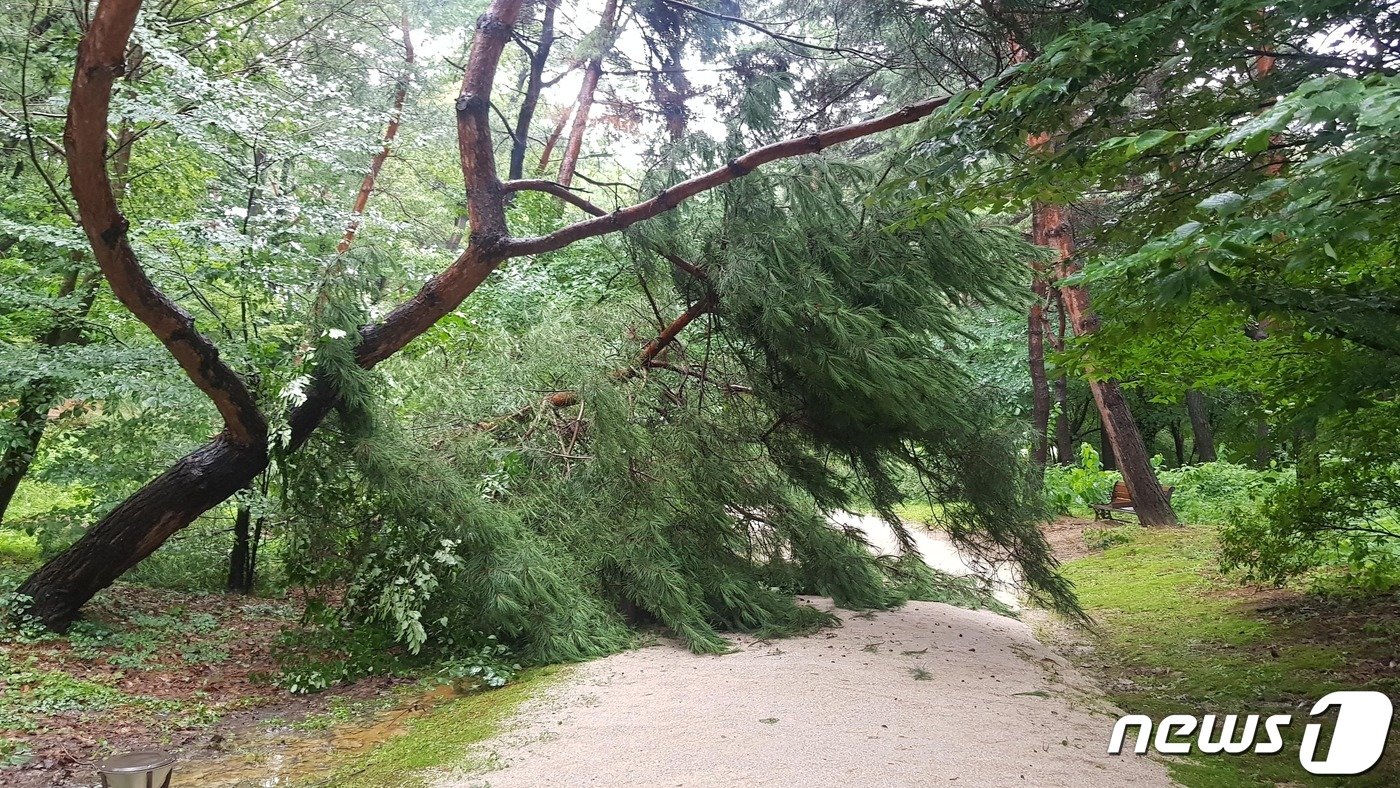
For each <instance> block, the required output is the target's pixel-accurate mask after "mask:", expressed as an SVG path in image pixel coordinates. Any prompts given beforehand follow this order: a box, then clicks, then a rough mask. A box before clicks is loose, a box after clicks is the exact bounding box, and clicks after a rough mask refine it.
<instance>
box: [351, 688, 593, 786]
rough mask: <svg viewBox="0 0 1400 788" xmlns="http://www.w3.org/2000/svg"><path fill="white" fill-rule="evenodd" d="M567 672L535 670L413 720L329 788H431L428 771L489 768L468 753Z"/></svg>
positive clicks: (444, 705) (359, 758) (366, 755)
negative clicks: (337, 787) (421, 787)
mask: <svg viewBox="0 0 1400 788" xmlns="http://www.w3.org/2000/svg"><path fill="white" fill-rule="evenodd" d="M566 670H567V668H566V667H562V666H549V667H543V668H534V669H531V670H527V671H525V672H524V673H522V674H520V677H519V678H517V679H516V680H515V681H513V682H511V683H510V684H507V685H506V686H504V687H502V688H501V689H498V690H491V691H489V692H476V693H472V694H470V695H467V696H465V697H461V698H455V699H453V700H451V701H448V702H446V703H444V704H442V705H441V706H439V707H437V708H435V709H433V710H432V711H430V712H428V713H427V714H425V715H423V716H421V717H418V718H417V719H414V720H413V721H412V722H410V723H409V725H408V730H406V731H405V732H404V733H403V734H402V735H399V736H396V737H394V738H392V739H389V740H388V741H386V742H384V743H383V744H380V745H379V746H377V747H375V748H374V749H373V750H372V751H370V752H368V753H366V754H364V755H362V756H359V757H357V758H356V759H355V760H354V761H352V762H350V763H347V764H345V765H344V766H342V767H341V768H339V769H337V770H336V772H335V775H334V777H332V778H331V780H330V781H329V784H331V785H341V786H347V787H348V788H381V787H382V788H402V787H404V786H412V785H424V784H426V780H425V778H426V775H425V774H424V770H426V769H432V768H435V767H453V766H457V767H464V768H469V769H475V768H480V767H483V766H486V765H488V764H486V763H481V762H478V763H473V762H472V761H470V760H469V759H468V757H467V756H468V750H469V748H470V747H471V746H472V745H473V744H476V743H478V742H481V741H485V740H486V739H489V738H491V737H492V736H494V735H496V733H498V732H499V731H500V728H501V724H502V723H503V722H505V720H507V719H508V718H509V717H510V716H511V715H512V714H513V713H514V712H515V710H516V709H517V708H519V706H520V704H521V703H523V702H524V701H525V700H526V699H528V698H529V697H530V696H531V695H533V694H534V693H535V692H537V691H539V690H540V689H541V688H543V687H545V686H548V684H549V683H550V682H551V681H553V680H554V679H555V678H556V677H558V676H559V675H560V674H561V673H563V672H564V671H566Z"/></svg>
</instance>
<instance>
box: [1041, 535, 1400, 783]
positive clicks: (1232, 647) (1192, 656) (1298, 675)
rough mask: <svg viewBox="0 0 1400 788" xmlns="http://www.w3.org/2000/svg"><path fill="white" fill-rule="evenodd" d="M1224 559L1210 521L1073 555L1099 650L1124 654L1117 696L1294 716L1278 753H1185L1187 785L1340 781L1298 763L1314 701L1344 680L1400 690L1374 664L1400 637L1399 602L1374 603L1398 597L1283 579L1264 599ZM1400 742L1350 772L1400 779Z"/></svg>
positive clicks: (1131, 705) (1127, 705) (1130, 703)
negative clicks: (1368, 766) (1228, 574)
mask: <svg viewBox="0 0 1400 788" xmlns="http://www.w3.org/2000/svg"><path fill="white" fill-rule="evenodd" d="M1217 565H1218V562H1217V547H1216V532H1215V530H1214V529H1213V528H1205V527H1194V528H1172V529H1152V528H1144V529H1141V531H1139V532H1138V533H1137V534H1136V536H1135V538H1134V539H1133V541H1132V542H1130V543H1128V544H1123V545H1118V546H1114V547H1110V548H1109V549H1108V550H1106V551H1105V552H1103V553H1102V554H1100V555H1095V556H1088V557H1085V558H1080V559H1077V560H1074V561H1071V562H1069V563H1068V564H1066V566H1065V574H1066V575H1067V576H1068V577H1069V578H1070V579H1071V580H1073V581H1074V582H1075V584H1076V587H1077V590H1078V593H1079V599H1080V602H1081V603H1082V604H1083V605H1084V609H1085V610H1086V611H1088V612H1089V613H1090V615H1091V616H1093V617H1094V619H1095V620H1096V621H1098V622H1099V625H1100V630H1099V632H1098V634H1097V638H1098V651H1099V655H1100V656H1101V657H1103V658H1104V659H1103V661H1104V662H1105V663H1108V664H1110V665H1112V666H1113V667H1111V668H1108V669H1107V674H1108V675H1107V676H1106V679H1107V681H1106V684H1107V685H1108V689H1109V694H1110V697H1111V698H1112V699H1113V700H1114V701H1115V702H1116V703H1117V704H1118V705H1120V706H1122V707H1123V708H1124V709H1125V710H1127V711H1129V712H1131V713H1140V714H1147V715H1149V716H1151V717H1152V718H1153V719H1154V720H1160V719H1161V718H1162V717H1163V716H1165V715H1167V714H1172V713H1189V714H1202V713H1211V712H1214V713H1220V714H1224V713H1235V714H1270V713H1286V714H1292V715H1293V716H1294V722H1293V724H1292V725H1291V726H1289V727H1287V728H1285V729H1284V733H1285V737H1286V739H1287V741H1288V743H1287V746H1286V747H1285V749H1284V752H1282V753H1280V754H1278V755H1272V756H1255V755H1252V754H1250V755H1211V756H1199V755H1193V756H1191V757H1189V758H1184V759H1176V760H1174V761H1173V762H1172V767H1171V768H1172V774H1173V777H1174V778H1175V779H1177V780H1179V781H1180V782H1182V783H1183V784H1185V785H1187V786H1235V785H1274V784H1277V783H1280V782H1292V783H1297V784H1301V785H1331V784H1336V778H1333V779H1331V780H1328V779H1326V778H1320V777H1314V776H1312V775H1309V774H1308V773H1307V772H1306V771H1304V770H1303V768H1302V766H1300V765H1299V763H1298V754H1297V753H1298V744H1299V741H1300V740H1301V737H1302V731H1303V724H1304V722H1305V720H1306V714H1307V708H1308V707H1310V706H1311V704H1312V702H1313V701H1315V700H1317V699H1318V698H1320V697H1321V696H1323V695H1325V694H1327V693H1328V692H1331V691H1333V690H1341V689H1377V690H1381V691H1386V692H1390V693H1391V694H1392V696H1393V695H1394V690H1395V689H1396V687H1395V686H1394V679H1393V678H1389V677H1387V676H1386V675H1384V674H1383V673H1381V672H1379V671H1375V670H1373V668H1374V666H1377V665H1384V664H1387V663H1386V660H1388V659H1390V658H1391V656H1393V654H1395V653H1397V649H1400V626H1386V625H1384V624H1383V622H1384V620H1386V619H1388V618H1389V617H1390V616H1391V615H1392V614H1393V612H1394V611H1393V610H1392V609H1384V610H1379V611H1377V610H1373V609H1371V608H1370V606H1371V605H1378V606H1379V607H1382V608H1384V607H1385V606H1386V605H1389V606H1391V608H1393V607H1394V605H1395V602H1394V600H1386V601H1384V602H1381V603H1377V602H1376V601H1375V600H1371V601H1369V602H1363V601H1360V600H1355V599H1352V600H1344V599H1336V598H1331V599H1328V598H1318V597H1306V596H1302V595H1299V594H1296V593H1293V592H1288V591H1280V592H1278V594H1276V595H1273V596H1269V595H1262V598H1263V602H1262V603H1261V595H1260V594H1257V593H1251V592H1242V591H1241V589H1239V587H1238V586H1236V585H1234V584H1232V583H1230V582H1229V581H1228V580H1227V579H1226V578H1223V577H1221V575H1220V574H1219V572H1218V570H1217V568H1216V567H1217ZM1378 621H1381V622H1382V623H1381V624H1378V623H1377V622H1378ZM1392 672H1393V671H1392ZM1300 705H1301V708H1300ZM1105 736H1107V731H1105ZM1394 738H1395V737H1394V736H1392V739H1394ZM1395 750H1396V744H1395V742H1394V741H1392V742H1391V746H1390V747H1388V748H1387V754H1386V755H1385V756H1384V757H1383V758H1382V760H1381V762H1380V764H1378V765H1377V766H1376V767H1375V768H1374V769H1372V770H1371V771H1370V772H1368V773H1367V774H1365V775H1362V776H1360V777H1351V778H1346V779H1347V784H1348V785H1400V764H1397V760H1400V759H1397V757H1396V756H1395V754H1394V752H1395Z"/></svg>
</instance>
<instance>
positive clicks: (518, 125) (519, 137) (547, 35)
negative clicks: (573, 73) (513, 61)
mask: <svg viewBox="0 0 1400 788" xmlns="http://www.w3.org/2000/svg"><path fill="white" fill-rule="evenodd" d="M558 6H559V0H544V17H543V18H542V19H541V20H540V42H539V44H538V45H537V46H536V47H535V51H534V53H533V55H532V56H531V57H530V75H529V77H528V79H527V80H526V82H525V97H524V98H523V99H521V101H520V114H519V115H517V116H516V118H515V141H514V142H513V143H512V144H511V149H510V169H509V177H510V179H511V180H513V181H514V180H519V179H520V178H521V177H523V175H524V172H525V153H526V152H527V151H528V150H529V148H530V122H531V121H533V120H534V118H535V107H536V106H538V105H539V102H540V90H541V89H542V88H543V87H544V67H545V64H546V63H548V62H549V52H550V50H551V49H552V48H553V47H554V10H555V9H556V8H557V7H558Z"/></svg>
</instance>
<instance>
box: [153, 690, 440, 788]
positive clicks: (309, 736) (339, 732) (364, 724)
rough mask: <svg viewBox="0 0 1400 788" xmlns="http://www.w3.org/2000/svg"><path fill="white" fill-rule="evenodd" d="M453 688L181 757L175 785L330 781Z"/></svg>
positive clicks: (249, 786)
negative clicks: (225, 749) (316, 727)
mask: <svg viewBox="0 0 1400 788" xmlns="http://www.w3.org/2000/svg"><path fill="white" fill-rule="evenodd" d="M455 695H456V693H455V692H454V691H453V688H452V687H451V686H442V687H437V688H435V689H432V690H429V691H428V692H424V693H422V694H420V695H418V696H416V697H414V698H412V699H411V700H409V701H407V702H405V703H401V704H398V705H396V706H393V707H391V708H388V709H384V710H381V711H378V712H376V713H374V714H373V715H372V716H370V717H369V718H368V719H365V720H361V721H358V722H347V723H344V724H340V725H334V726H332V727H330V728H328V729H326V730H321V731H295V730H288V729H286V728H282V729H276V730H263V731H261V732H257V731H254V732H251V733H250V734H245V735H243V736H240V737H239V738H238V739H237V740H235V741H233V742H232V743H231V744H230V747H231V748H233V749H235V750H237V751H236V752H232V753H229V754H226V755H219V756H216V757H212V758H198V759H197V760H192V761H186V760H184V759H182V760H181V761H180V762H179V763H177V764H176V766H175V772H174V775H173V779H172V780H171V786H172V788H195V786H199V788H281V787H282V786H305V787H307V788H309V787H310V786H318V785H330V780H331V778H332V775H333V774H334V772H335V770H336V769H337V768H338V767H340V766H342V765H344V763H345V760H346V759H347V757H348V756H353V755H354V754H355V753H360V752H367V751H369V750H370V749H372V748H373V747H375V746H376V745H378V744H380V743H382V742H385V741H388V740H389V739H392V738H394V737H396V736H400V735H402V734H404V733H406V732H407V731H408V726H409V723H410V722H412V721H413V720H414V719H416V718H418V717H421V716H423V715H424V714H426V713H427V712H428V711H430V710H431V709H432V708H433V707H434V706H436V705H438V704H439V703H442V702H443V701H445V700H448V699H450V698H452V697H454V696H455Z"/></svg>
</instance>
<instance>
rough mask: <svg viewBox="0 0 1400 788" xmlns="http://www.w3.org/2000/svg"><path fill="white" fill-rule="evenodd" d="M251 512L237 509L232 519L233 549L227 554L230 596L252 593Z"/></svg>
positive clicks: (246, 509) (241, 508)
mask: <svg viewBox="0 0 1400 788" xmlns="http://www.w3.org/2000/svg"><path fill="white" fill-rule="evenodd" d="M252 522H253V511H252V510H251V509H249V508H248V507H247V506H240V507H238V512H237V514H235V515H234V517H233V549H232V550H230V551H229V554H228V591H229V593H231V594H251V593H253V571H252V570H253V564H252V560H253V534H252V530H253V529H252Z"/></svg>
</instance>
